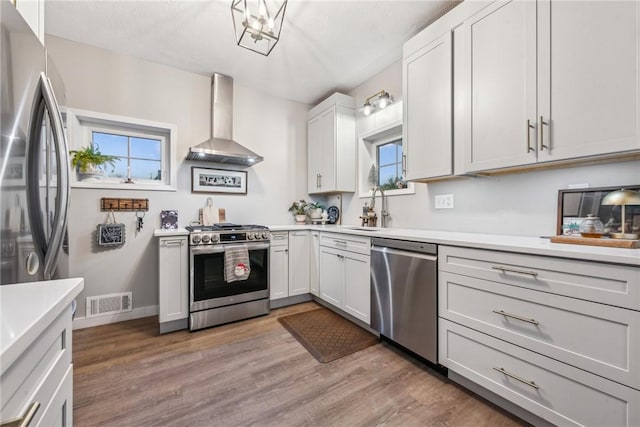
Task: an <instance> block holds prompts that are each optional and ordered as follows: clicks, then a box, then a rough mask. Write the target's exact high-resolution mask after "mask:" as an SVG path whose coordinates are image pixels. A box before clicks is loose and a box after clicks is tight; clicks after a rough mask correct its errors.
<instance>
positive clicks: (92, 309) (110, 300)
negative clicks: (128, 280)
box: [86, 292, 132, 317]
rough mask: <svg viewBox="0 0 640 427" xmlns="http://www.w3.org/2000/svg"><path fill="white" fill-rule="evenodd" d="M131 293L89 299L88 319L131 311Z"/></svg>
mask: <svg viewBox="0 0 640 427" xmlns="http://www.w3.org/2000/svg"><path fill="white" fill-rule="evenodd" d="M131 298H132V293H131V292H122V293H119V294H108V295H98V296H96V297H87V315H86V316H87V317H96V316H103V315H105V314H116V313H123V312H125V311H131V306H132V304H131Z"/></svg>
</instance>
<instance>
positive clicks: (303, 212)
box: [289, 200, 309, 224]
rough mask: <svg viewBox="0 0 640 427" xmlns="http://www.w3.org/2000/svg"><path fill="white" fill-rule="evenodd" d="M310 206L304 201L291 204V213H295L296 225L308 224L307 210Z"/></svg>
mask: <svg viewBox="0 0 640 427" xmlns="http://www.w3.org/2000/svg"><path fill="white" fill-rule="evenodd" d="M308 207H309V204H308V203H307V202H306V201H304V200H298V201H295V202H293V203H292V204H291V206H290V207H289V212H292V213H293V216H294V218H295V219H296V224H304V223H305V222H307V209H308Z"/></svg>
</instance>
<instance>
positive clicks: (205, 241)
mask: <svg viewBox="0 0 640 427" xmlns="http://www.w3.org/2000/svg"><path fill="white" fill-rule="evenodd" d="M210 240H211V236H209V235H208V234H203V235H202V243H209V241H210Z"/></svg>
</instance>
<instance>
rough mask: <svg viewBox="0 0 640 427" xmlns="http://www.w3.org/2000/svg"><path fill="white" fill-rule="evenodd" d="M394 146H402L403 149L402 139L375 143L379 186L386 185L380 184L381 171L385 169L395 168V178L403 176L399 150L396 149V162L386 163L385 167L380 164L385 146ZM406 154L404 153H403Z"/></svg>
mask: <svg viewBox="0 0 640 427" xmlns="http://www.w3.org/2000/svg"><path fill="white" fill-rule="evenodd" d="M391 144H393V145H394V146H398V145H399V146H400V147H402V138H398V139H392V140H391V141H387V142H376V143H375V151H376V167H377V169H378V170H377V172H378V186H380V185H384V184H381V183H380V170H381V169H382V168H383V167H388V166H394V167H395V169H396V172H395V177H396V178H398V176H402V154H401V155H400V158H398V149H397V148H395V147H394V148H395V161H394V162H391V163H385V164H384V165H383V164H381V163H380V148H381V147H383V146H385V145H391ZM403 152H404V151H403ZM398 172H400V174H399V175H398ZM385 191H390V190H385Z"/></svg>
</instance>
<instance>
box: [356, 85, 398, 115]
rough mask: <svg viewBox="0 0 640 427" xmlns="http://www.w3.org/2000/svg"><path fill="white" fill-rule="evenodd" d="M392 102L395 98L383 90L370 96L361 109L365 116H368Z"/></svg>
mask: <svg viewBox="0 0 640 427" xmlns="http://www.w3.org/2000/svg"><path fill="white" fill-rule="evenodd" d="M391 103H393V98H391V95H389V92H387V91H386V90H381V91H380V92H376V93H374V94H373V95H371V96H370V97H368V98H367V99H366V100H365V101H364V105H363V106H362V107H360V110H359V111H360V113H362V115H363V116H368V115H370V114H371V113H373V112H374V111H376V110H382V109H383V108H387V107H388V106H389V105H391Z"/></svg>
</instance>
